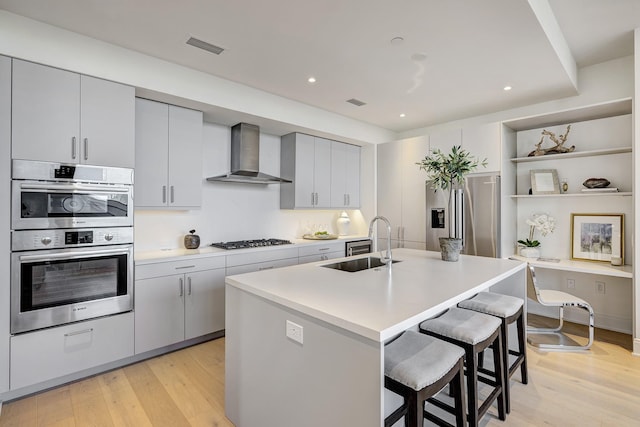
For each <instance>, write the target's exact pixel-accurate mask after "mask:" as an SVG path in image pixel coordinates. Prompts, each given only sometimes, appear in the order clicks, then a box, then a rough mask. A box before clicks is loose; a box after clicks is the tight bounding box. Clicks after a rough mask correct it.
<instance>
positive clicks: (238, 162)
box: [207, 123, 291, 184]
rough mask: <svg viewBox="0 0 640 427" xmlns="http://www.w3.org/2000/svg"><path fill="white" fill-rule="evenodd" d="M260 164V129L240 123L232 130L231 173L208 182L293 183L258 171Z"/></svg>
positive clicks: (211, 178) (209, 179) (210, 179)
mask: <svg viewBox="0 0 640 427" xmlns="http://www.w3.org/2000/svg"><path fill="white" fill-rule="evenodd" d="M259 163H260V128H259V127H258V126H256V125H252V124H249V123H238V124H237V125H235V126H233V127H232V128H231V172H229V173H228V174H225V175H219V176H212V177H210V178H207V181H223V182H244V183H249V184H280V183H283V182H291V181H289V180H288V179H283V178H278V177H276V176H271V175H268V174H266V173H262V172H260V171H259V170H258V166H259Z"/></svg>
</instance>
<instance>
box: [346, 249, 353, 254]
mask: <svg viewBox="0 0 640 427" xmlns="http://www.w3.org/2000/svg"><path fill="white" fill-rule="evenodd" d="M347 256H353V248H349V250H348V251H347Z"/></svg>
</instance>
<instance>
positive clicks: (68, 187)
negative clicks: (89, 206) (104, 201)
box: [20, 182, 131, 193]
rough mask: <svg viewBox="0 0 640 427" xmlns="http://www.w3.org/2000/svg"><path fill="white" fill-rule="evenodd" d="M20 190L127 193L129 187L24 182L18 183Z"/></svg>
mask: <svg viewBox="0 0 640 427" xmlns="http://www.w3.org/2000/svg"><path fill="white" fill-rule="evenodd" d="M20 188H21V189H22V190H44V191H95V192H101V193H128V192H129V191H130V190H131V189H130V187H126V186H123V185H92V184H40V183H31V182H24V183H22V184H20Z"/></svg>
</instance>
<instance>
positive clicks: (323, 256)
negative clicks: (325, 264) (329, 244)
mask: <svg viewBox="0 0 640 427" xmlns="http://www.w3.org/2000/svg"><path fill="white" fill-rule="evenodd" d="M328 259H329V257H328V256H326V255H321V256H320V261H326V260H328Z"/></svg>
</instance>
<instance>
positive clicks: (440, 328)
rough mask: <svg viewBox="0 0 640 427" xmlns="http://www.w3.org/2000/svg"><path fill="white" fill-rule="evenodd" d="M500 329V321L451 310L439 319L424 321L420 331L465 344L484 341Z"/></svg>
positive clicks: (467, 311)
mask: <svg viewBox="0 0 640 427" xmlns="http://www.w3.org/2000/svg"><path fill="white" fill-rule="evenodd" d="M499 327H500V319H497V318H495V317H493V316H486V315H484V314H481V313H477V312H475V311H469V310H462V309H460V308H455V307H454V308H451V309H449V311H447V312H446V313H444V314H443V315H442V316H440V317H435V318H433V319H429V320H425V321H424V322H422V323H421V324H420V329H421V330H424V331H429V332H433V333H436V334H438V335H442V336H445V337H448V338H453V339H455V340H457V341H462V342H465V343H467V344H477V343H479V342H481V341H484V340H486V339H487V338H489V337H490V336H491V334H493V333H494V332H495V331H496V329H498V328H499Z"/></svg>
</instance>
